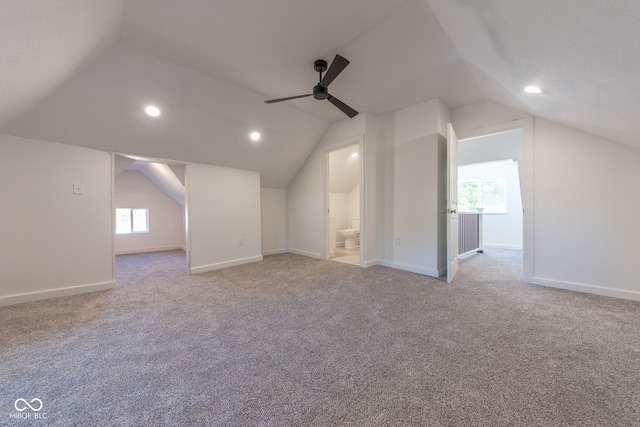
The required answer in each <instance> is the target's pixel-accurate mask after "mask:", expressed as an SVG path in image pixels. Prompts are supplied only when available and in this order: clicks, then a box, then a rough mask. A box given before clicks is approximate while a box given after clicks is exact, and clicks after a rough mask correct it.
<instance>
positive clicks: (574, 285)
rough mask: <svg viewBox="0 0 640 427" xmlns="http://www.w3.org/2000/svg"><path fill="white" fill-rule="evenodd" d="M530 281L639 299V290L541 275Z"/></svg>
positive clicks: (553, 286) (603, 294) (597, 293)
mask: <svg viewBox="0 0 640 427" xmlns="http://www.w3.org/2000/svg"><path fill="white" fill-rule="evenodd" d="M531 283H532V284H534V285H542V286H549V287H551V288H558V289H566V290H569V291H577V292H586V293H589V294H596V295H602V296H605V297H613V298H621V299H628V300H632V301H640V292H635V291H626V290H624V289H615V288H607V287H604V286H594V285H585V284H584V283H574V282H564V281H561V280H553V279H545V278H542V277H534V278H533V279H532V280H531Z"/></svg>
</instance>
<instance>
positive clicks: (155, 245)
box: [113, 171, 185, 254]
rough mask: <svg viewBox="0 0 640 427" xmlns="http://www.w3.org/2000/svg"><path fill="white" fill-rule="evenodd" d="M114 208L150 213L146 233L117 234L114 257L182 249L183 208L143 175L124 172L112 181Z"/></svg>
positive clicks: (114, 243)
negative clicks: (142, 209) (143, 210)
mask: <svg viewBox="0 0 640 427" xmlns="http://www.w3.org/2000/svg"><path fill="white" fill-rule="evenodd" d="M114 181H115V191H114V207H115V208H147V209H149V232H148V233H134V234H116V235H115V236H114V240H113V245H114V249H115V253H116V254H127V253H138V252H153V251H164V250H170V249H182V248H184V234H185V233H184V207H183V206H180V205H179V204H178V203H176V202H175V201H174V200H173V199H172V198H171V197H169V196H168V195H167V194H166V193H165V192H164V191H162V190H160V189H159V188H158V186H157V185H155V184H154V183H152V182H151V181H150V180H149V179H148V178H147V177H145V176H144V175H143V174H142V173H140V172H137V171H124V172H122V173H120V174H118V175H116V177H115V180H114Z"/></svg>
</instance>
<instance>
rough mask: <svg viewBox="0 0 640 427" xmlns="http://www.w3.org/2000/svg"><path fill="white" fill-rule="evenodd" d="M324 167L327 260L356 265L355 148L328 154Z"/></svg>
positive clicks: (357, 203)
mask: <svg viewBox="0 0 640 427" xmlns="http://www.w3.org/2000/svg"><path fill="white" fill-rule="evenodd" d="M328 163H329V164H328V168H327V170H328V188H327V191H328V195H327V200H328V203H329V205H328V207H329V209H328V211H329V224H328V236H327V241H328V252H327V254H328V259H329V260H331V261H337V262H342V263H347V264H355V265H360V208H361V207H360V152H359V145H358V144H352V145H349V146H346V147H343V148H340V149H338V150H335V151H332V152H330V153H329V156H328Z"/></svg>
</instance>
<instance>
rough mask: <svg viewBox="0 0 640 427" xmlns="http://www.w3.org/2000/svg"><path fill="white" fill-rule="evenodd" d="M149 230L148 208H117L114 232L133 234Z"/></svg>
mask: <svg viewBox="0 0 640 427" xmlns="http://www.w3.org/2000/svg"><path fill="white" fill-rule="evenodd" d="M148 232H149V209H146V208H117V209H116V234H134V233H148Z"/></svg>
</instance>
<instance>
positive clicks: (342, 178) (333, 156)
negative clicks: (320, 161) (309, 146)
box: [329, 145, 360, 194]
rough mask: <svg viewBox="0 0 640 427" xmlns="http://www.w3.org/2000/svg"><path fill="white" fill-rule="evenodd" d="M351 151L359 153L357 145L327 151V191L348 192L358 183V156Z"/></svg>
mask: <svg viewBox="0 0 640 427" xmlns="http://www.w3.org/2000/svg"><path fill="white" fill-rule="evenodd" d="M353 153H358V154H360V152H359V149H358V146H357V145H351V146H349V147H345V148H342V149H340V150H336V151H332V152H331V153H329V192H331V193H342V194H348V193H350V192H351V190H353V188H354V187H355V186H356V185H357V184H359V183H360V158H359V157H356V158H353V157H351V155H352V154H353Z"/></svg>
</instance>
